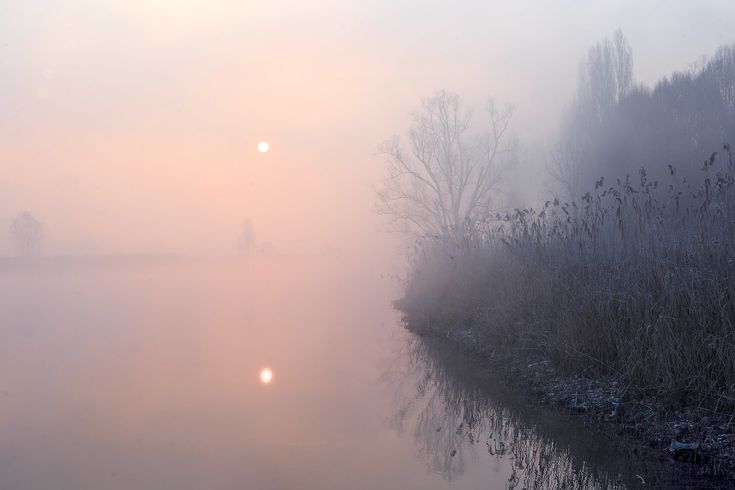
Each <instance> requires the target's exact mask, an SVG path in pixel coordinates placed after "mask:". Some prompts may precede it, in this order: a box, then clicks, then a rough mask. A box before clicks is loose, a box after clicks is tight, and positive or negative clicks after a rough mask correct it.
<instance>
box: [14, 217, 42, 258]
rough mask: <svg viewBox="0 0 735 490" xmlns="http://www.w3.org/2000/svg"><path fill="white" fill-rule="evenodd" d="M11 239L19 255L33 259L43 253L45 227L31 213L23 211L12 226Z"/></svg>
mask: <svg viewBox="0 0 735 490" xmlns="http://www.w3.org/2000/svg"><path fill="white" fill-rule="evenodd" d="M10 238H11V239H12V240H13V242H14V244H15V248H16V250H17V252H18V255H20V256H23V257H33V256H36V255H39V254H40V253H41V246H42V244H43V227H42V226H41V223H39V222H38V220H36V218H34V217H33V215H32V214H31V213H29V212H27V211H23V212H21V213H18V215H17V216H16V217H15V219H14V220H13V222H12V223H11V224H10Z"/></svg>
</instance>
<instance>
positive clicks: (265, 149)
mask: <svg viewBox="0 0 735 490" xmlns="http://www.w3.org/2000/svg"><path fill="white" fill-rule="evenodd" d="M270 149H271V145H269V144H268V142H267V141H261V142H260V143H258V151H259V152H260V153H268V150H270Z"/></svg>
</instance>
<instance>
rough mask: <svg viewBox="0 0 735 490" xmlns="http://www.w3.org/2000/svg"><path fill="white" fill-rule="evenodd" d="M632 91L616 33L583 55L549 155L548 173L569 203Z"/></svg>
mask: <svg viewBox="0 0 735 490" xmlns="http://www.w3.org/2000/svg"><path fill="white" fill-rule="evenodd" d="M632 90H633V50H632V49H631V47H630V45H629V44H628V41H627V39H626V38H625V36H624V35H623V32H622V31H621V30H620V29H618V30H617V31H615V33H614V34H613V37H612V40H611V39H609V38H605V39H604V40H602V41H600V42H598V43H597V44H595V45H594V46H593V47H592V48H590V50H589V51H588V52H587V54H586V55H585V57H584V58H583V59H582V61H581V63H580V66H579V76H578V82H577V93H576V95H575V96H574V98H573V99H572V102H571V104H570V105H569V107H568V108H567V111H566V115H565V117H564V118H563V120H562V124H561V127H560V129H559V136H558V138H557V141H556V142H555V143H554V144H553V145H552V149H551V152H550V155H549V165H548V173H549V176H550V177H551V178H552V180H553V181H554V182H555V183H556V184H557V185H558V186H559V187H561V190H562V191H563V192H564V193H565V194H567V197H568V198H569V199H571V200H573V199H576V198H578V197H579V191H580V189H581V183H582V180H583V179H582V174H583V173H584V171H585V166H588V165H589V161H588V157H589V156H590V153H591V147H592V145H593V144H594V142H595V141H597V140H598V138H599V135H600V133H601V132H602V128H603V127H604V125H605V124H606V123H607V122H608V121H609V119H610V117H611V115H612V114H613V113H614V111H615V108H616V105H617V104H618V103H619V102H620V101H621V100H622V99H623V98H624V97H626V96H627V95H628V94H629V93H630V92H631V91H632Z"/></svg>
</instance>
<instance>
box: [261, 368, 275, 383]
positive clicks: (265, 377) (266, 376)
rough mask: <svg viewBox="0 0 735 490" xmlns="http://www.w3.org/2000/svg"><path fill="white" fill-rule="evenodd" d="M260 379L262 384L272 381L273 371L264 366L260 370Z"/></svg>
mask: <svg viewBox="0 0 735 490" xmlns="http://www.w3.org/2000/svg"><path fill="white" fill-rule="evenodd" d="M260 381H261V382H262V383H263V384H266V385H267V384H268V383H270V382H271V381H273V371H271V370H270V369H269V368H265V369H263V370H262V371H261V372H260Z"/></svg>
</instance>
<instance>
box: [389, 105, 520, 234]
mask: <svg viewBox="0 0 735 490" xmlns="http://www.w3.org/2000/svg"><path fill="white" fill-rule="evenodd" d="M487 114H488V124H487V128H486V129H485V130H484V131H482V132H479V133H470V130H471V126H472V113H471V111H469V110H465V109H463V108H462V106H461V103H460V99H459V96H457V95H456V94H453V93H449V92H446V91H441V92H438V93H437V94H435V95H434V96H432V97H428V98H426V99H424V100H423V101H422V105H421V109H420V110H419V111H418V112H416V113H415V114H414V117H413V124H412V125H411V127H410V129H409V133H408V149H406V148H405V147H404V145H403V144H402V142H401V139H400V138H399V137H398V136H395V137H393V139H391V140H389V141H387V142H386V143H384V144H383V145H382V147H381V153H382V154H383V155H384V156H385V157H386V160H387V163H388V171H387V176H386V177H385V179H384V180H383V182H382V185H381V187H380V188H379V189H378V209H379V211H380V212H381V213H383V214H386V215H388V216H390V217H391V218H392V220H393V223H394V224H395V225H397V226H398V228H399V229H401V230H402V231H406V232H408V233H411V234H414V235H419V236H426V235H431V236H445V235H450V234H454V233H458V232H461V231H463V230H466V229H467V227H471V226H472V225H473V224H475V223H477V222H479V221H481V220H483V219H485V218H486V217H487V216H488V214H489V213H490V210H491V206H492V203H493V199H495V198H496V197H497V194H496V191H497V190H498V186H499V184H500V183H501V181H502V178H503V176H504V174H505V172H506V170H507V169H508V168H509V166H510V165H512V164H513V163H514V162H515V161H516V160H517V157H518V150H519V146H518V143H517V140H516V139H515V137H514V136H513V135H512V134H511V130H510V122H511V119H512V117H513V109H512V107H510V106H504V107H498V106H497V105H496V104H495V103H494V102H493V101H492V100H491V101H490V102H489V103H488V104H487Z"/></svg>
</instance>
